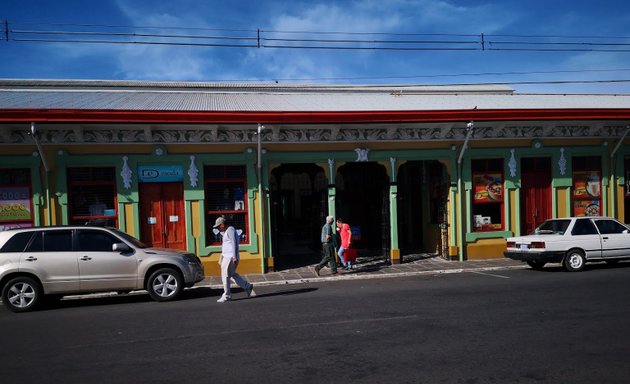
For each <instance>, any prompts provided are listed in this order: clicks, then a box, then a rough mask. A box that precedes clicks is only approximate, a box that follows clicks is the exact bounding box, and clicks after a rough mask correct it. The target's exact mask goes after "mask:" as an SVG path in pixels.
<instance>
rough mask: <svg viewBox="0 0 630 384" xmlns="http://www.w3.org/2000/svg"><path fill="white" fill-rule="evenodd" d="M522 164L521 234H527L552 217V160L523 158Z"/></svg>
mask: <svg viewBox="0 0 630 384" xmlns="http://www.w3.org/2000/svg"><path fill="white" fill-rule="evenodd" d="M521 166H522V175H521V204H522V205H521V234H522V235H526V234H529V233H531V232H532V231H533V230H534V229H536V227H538V226H539V225H540V224H542V222H543V221H545V220H547V219H549V218H551V161H550V160H549V159H546V158H536V159H523V161H522V162H521Z"/></svg>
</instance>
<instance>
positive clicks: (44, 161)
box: [30, 123, 52, 225]
mask: <svg viewBox="0 0 630 384" xmlns="http://www.w3.org/2000/svg"><path fill="white" fill-rule="evenodd" d="M30 135H31V137H33V140H34V141H35V145H36V146H37V151H38V152H39V157H40V158H41V159H42V165H43V166H44V170H45V171H46V173H45V174H44V186H45V188H46V207H47V208H48V209H47V214H46V217H47V219H48V225H52V212H51V208H50V183H49V181H48V175H49V173H50V167H49V166H48V160H47V159H46V154H45V153H44V149H43V148H42V144H41V143H40V142H39V139H38V138H37V126H36V125H35V123H31V132H30Z"/></svg>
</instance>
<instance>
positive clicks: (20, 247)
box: [0, 232, 33, 253]
mask: <svg viewBox="0 0 630 384" xmlns="http://www.w3.org/2000/svg"><path fill="white" fill-rule="evenodd" d="M31 237H33V232H21V233H16V234H15V235H13V237H11V238H10V239H9V240H8V241H7V242H6V243H5V244H4V246H3V247H2V249H0V253H4V252H23V251H24V249H25V248H26V246H27V245H28V242H29V240H31Z"/></svg>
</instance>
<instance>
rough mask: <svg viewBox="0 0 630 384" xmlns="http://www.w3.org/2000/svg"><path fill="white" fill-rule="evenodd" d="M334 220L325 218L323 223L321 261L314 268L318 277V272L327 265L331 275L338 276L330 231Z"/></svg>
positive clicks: (331, 231) (330, 217)
mask: <svg viewBox="0 0 630 384" xmlns="http://www.w3.org/2000/svg"><path fill="white" fill-rule="evenodd" d="M334 220H335V218H334V217H332V216H326V223H324V226H323V227H322V235H321V240H322V261H320V262H319V264H317V265H316V266H315V273H316V274H317V276H319V271H320V270H321V269H322V268H324V267H325V266H327V265H329V264H330V271H331V273H332V275H333V276H336V275H338V274H339V272H337V262H336V261H335V246H334V239H333V230H332V225H333V222H334Z"/></svg>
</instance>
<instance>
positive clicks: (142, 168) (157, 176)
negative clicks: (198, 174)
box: [138, 165, 184, 183]
mask: <svg viewBox="0 0 630 384" xmlns="http://www.w3.org/2000/svg"><path fill="white" fill-rule="evenodd" d="M138 181H139V182H141V183H164V182H173V181H184V170H183V168H182V166H181V165H139V166H138Z"/></svg>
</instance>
